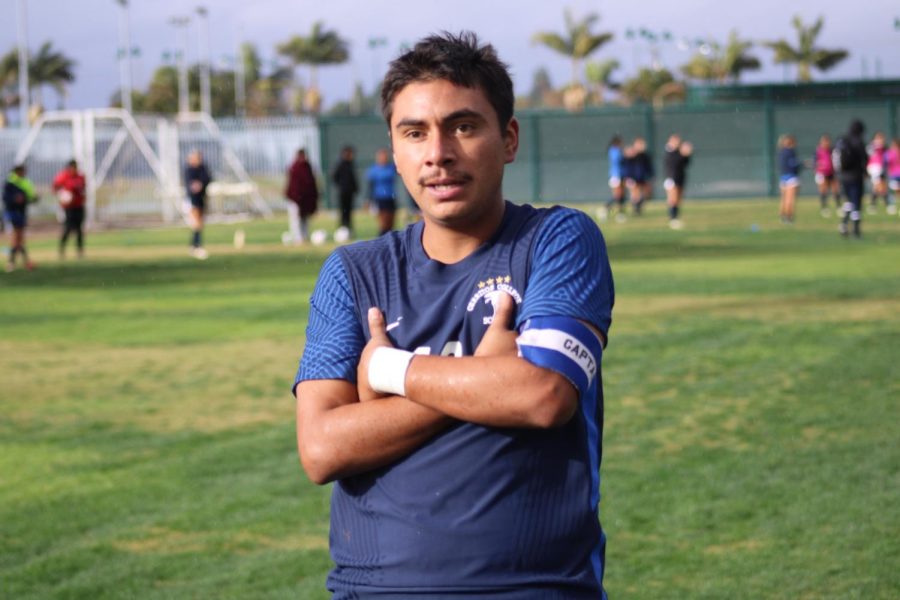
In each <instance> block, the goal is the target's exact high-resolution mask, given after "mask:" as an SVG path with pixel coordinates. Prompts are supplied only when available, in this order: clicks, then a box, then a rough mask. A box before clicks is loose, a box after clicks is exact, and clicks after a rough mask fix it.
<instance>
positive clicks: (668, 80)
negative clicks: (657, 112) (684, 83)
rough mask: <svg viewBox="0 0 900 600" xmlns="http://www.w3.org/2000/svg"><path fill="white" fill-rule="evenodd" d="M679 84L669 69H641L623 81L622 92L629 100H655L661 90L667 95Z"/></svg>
mask: <svg viewBox="0 0 900 600" xmlns="http://www.w3.org/2000/svg"><path fill="white" fill-rule="evenodd" d="M677 85H679V84H678V82H676V81H675V77H674V76H673V75H672V73H671V72H669V71H668V70H667V69H647V68H644V69H641V70H640V71H638V74H637V75H635V76H634V77H632V78H631V79H628V80H626V81H625V82H624V83H622V94H623V95H624V96H625V98H626V100H628V101H629V102H636V101H643V102H654V100H656V99H657V98H658V94H659V93H660V91H662V92H664V93H665V95H666V96H669V95H672V94H671V90H672V89H674V87H675V86H677Z"/></svg>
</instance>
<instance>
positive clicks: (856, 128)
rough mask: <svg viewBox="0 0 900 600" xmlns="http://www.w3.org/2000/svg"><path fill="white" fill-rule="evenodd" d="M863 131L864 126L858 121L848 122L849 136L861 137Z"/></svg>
mask: <svg viewBox="0 0 900 600" xmlns="http://www.w3.org/2000/svg"><path fill="white" fill-rule="evenodd" d="M865 130H866V126H865V124H864V123H863V122H862V121H860V120H859V119H853V120H852V121H850V128H849V129H848V131H849V132H850V135H862V134H863V132H864V131H865Z"/></svg>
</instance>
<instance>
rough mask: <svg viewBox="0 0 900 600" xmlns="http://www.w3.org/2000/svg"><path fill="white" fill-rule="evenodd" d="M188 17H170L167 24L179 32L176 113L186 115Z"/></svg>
mask: <svg viewBox="0 0 900 600" xmlns="http://www.w3.org/2000/svg"><path fill="white" fill-rule="evenodd" d="M190 22H191V18H190V17H172V18H170V19H169V24H170V25H172V26H173V27H175V29H177V30H178V32H179V36H178V37H179V38H180V40H179V41H178V43H179V45H180V46H181V49H180V50H178V55H177V60H178V112H179V113H188V112H190V111H191V105H190V101H189V98H188V72H187V46H188V43H187V26H188V25H189V24H190Z"/></svg>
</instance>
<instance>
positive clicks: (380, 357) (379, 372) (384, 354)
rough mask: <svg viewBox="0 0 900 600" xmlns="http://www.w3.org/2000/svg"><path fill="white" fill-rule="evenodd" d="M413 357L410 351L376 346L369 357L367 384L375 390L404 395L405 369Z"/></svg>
mask: <svg viewBox="0 0 900 600" xmlns="http://www.w3.org/2000/svg"><path fill="white" fill-rule="evenodd" d="M412 358H413V353H412V352H407V351H406V350H397V349H396V348H388V347H387V346H382V347H381V348H376V349H375V352H373V353H372V358H370V359H369V385H370V386H372V389H373V390H375V391H376V392H380V393H382V394H393V395H395V396H405V395H406V370H407V369H408V368H409V363H410V361H411V360H412Z"/></svg>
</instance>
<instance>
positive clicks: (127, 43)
mask: <svg viewBox="0 0 900 600" xmlns="http://www.w3.org/2000/svg"><path fill="white" fill-rule="evenodd" d="M116 2H117V3H118V4H119V6H121V7H122V10H121V12H119V80H120V89H121V91H120V95H121V99H122V108H124V109H125V110H127V111H128V112H131V89H132V80H131V33H130V31H129V28H128V0H116Z"/></svg>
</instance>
